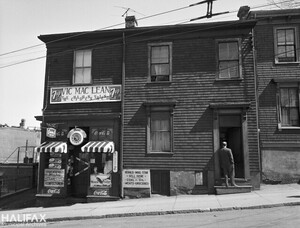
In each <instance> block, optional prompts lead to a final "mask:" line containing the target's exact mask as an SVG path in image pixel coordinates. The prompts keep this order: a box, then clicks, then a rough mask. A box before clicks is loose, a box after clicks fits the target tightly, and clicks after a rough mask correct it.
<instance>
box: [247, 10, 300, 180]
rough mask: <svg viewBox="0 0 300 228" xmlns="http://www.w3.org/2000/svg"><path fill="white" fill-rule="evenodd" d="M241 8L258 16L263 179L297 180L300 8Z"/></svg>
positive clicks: (249, 16) (299, 168)
mask: <svg viewBox="0 0 300 228" xmlns="http://www.w3.org/2000/svg"><path fill="white" fill-rule="evenodd" d="M241 9H242V8H241ZM244 9H246V11H245V13H244V17H242V18H241V20H253V19H256V20H257V24H256V26H255V29H254V37H255V49H256V52H257V54H256V56H257V58H256V65H257V70H256V72H257V81H258V103H259V129H260V150H261V163H262V178H263V181H264V182H266V183H279V182H281V183H292V182H298V181H299V177H300V163H299V160H300V153H299V149H300V143H299V142H300V134H299V133H300V116H299V96H300V93H299V88H300V87H299V86H300V76H299V75H300V65H299V62H300V52H299V47H300V46H299V45H300V43H299V37H300V33H299V32H300V9H299V8H298V9H285V10H268V11H266V10H263V11H249V10H250V8H249V7H248V9H247V7H244Z"/></svg>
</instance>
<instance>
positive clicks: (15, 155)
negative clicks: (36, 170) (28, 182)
mask: <svg viewBox="0 0 300 228" xmlns="http://www.w3.org/2000/svg"><path fill="white" fill-rule="evenodd" d="M34 148H35V146H19V147H17V148H16V149H15V150H14V151H13V152H12V153H11V154H10V155H9V156H8V157H7V158H6V159H5V160H4V161H2V163H37V162H38V160H39V156H38V155H39V154H38V153H37V152H35V151H34Z"/></svg>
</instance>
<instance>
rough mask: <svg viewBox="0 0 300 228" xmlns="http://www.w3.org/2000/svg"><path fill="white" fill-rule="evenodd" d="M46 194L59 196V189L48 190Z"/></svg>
mask: <svg viewBox="0 0 300 228" xmlns="http://www.w3.org/2000/svg"><path fill="white" fill-rule="evenodd" d="M47 193H48V194H60V189H59V188H49V189H48V191H47Z"/></svg>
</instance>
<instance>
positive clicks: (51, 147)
mask: <svg viewBox="0 0 300 228" xmlns="http://www.w3.org/2000/svg"><path fill="white" fill-rule="evenodd" d="M34 151H35V152H56V153H67V143H66V142H60V141H59V142H44V143H42V144H41V145H40V146H38V147H36V148H34Z"/></svg>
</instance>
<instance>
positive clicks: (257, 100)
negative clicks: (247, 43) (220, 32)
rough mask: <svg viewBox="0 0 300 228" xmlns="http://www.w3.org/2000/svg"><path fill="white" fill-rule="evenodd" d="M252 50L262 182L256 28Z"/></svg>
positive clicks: (260, 166)
mask: <svg viewBox="0 0 300 228" xmlns="http://www.w3.org/2000/svg"><path fill="white" fill-rule="evenodd" d="M252 44H253V45H252V50H253V64H254V66H253V70H254V87H255V105H256V130H257V141H258V143H257V151H258V153H259V156H258V159H259V172H260V182H261V178H262V161H261V160H262V159H261V151H260V128H259V96H258V78H257V77H258V76H257V67H256V59H257V55H256V49H255V36H254V28H252Z"/></svg>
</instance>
